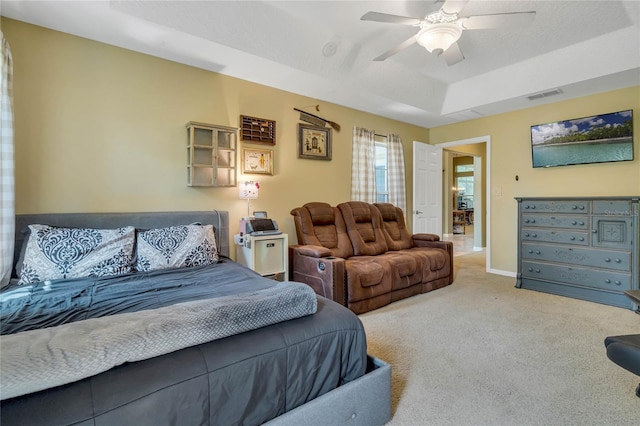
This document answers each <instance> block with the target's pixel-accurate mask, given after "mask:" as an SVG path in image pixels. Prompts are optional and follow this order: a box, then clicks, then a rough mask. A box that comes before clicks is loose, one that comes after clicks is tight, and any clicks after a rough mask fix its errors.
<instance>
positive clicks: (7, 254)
mask: <svg viewBox="0 0 640 426" xmlns="http://www.w3.org/2000/svg"><path fill="white" fill-rule="evenodd" d="M0 42H1V43H2V44H1V45H0V60H1V61H2V75H1V76H0V108H1V109H0V121H1V122H0V287H4V286H5V285H6V284H7V283H8V282H9V279H10V278H11V269H12V268H13V244H14V228H15V184H14V182H15V178H14V160H13V95H12V85H13V63H12V59H11V49H9V43H8V42H7V40H6V39H5V38H4V34H3V33H2V32H1V31H0Z"/></svg>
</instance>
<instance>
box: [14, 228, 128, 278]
mask: <svg viewBox="0 0 640 426" xmlns="http://www.w3.org/2000/svg"><path fill="white" fill-rule="evenodd" d="M29 230H30V234H29V239H28V241H27V248H26V250H25V255H24V263H23V265H22V269H21V271H20V280H19V281H18V283H19V284H30V283H35V282H39V281H50V280H57V279H64V278H80V277H101V276H105V275H119V274H124V273H127V272H131V271H132V262H133V244H134V242H135V228H134V227H133V226H127V227H123V228H118V229H91V228H60V227H57V226H49V225H37V224H36V225H29Z"/></svg>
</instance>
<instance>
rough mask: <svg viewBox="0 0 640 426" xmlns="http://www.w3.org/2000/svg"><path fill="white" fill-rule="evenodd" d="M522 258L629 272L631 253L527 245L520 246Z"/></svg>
mask: <svg viewBox="0 0 640 426" xmlns="http://www.w3.org/2000/svg"><path fill="white" fill-rule="evenodd" d="M522 258H523V259H529V260H544V261H548V262H556V263H571V264H573V265H578V266H589V267H593V268H606V269H615V270H618V271H627V272H629V271H631V252H629V251H613V250H594V249H587V248H581V247H564V246H553V245H546V244H528V243H527V244H523V245H522Z"/></svg>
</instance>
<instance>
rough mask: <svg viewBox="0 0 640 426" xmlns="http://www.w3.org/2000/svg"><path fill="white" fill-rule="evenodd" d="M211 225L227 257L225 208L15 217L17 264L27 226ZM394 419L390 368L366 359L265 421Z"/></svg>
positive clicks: (277, 424)
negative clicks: (357, 374) (361, 368)
mask: <svg viewBox="0 0 640 426" xmlns="http://www.w3.org/2000/svg"><path fill="white" fill-rule="evenodd" d="M194 222H200V223H206V224H213V226H214V228H215V233H216V244H217V247H218V250H219V252H220V254H221V255H224V256H227V257H229V214H228V212H226V211H218V210H213V211H184V212H144V213H52V214H25V215H16V225H15V228H16V232H15V240H16V245H15V248H14V265H15V263H16V261H17V259H18V257H19V255H20V253H19V251H20V247H22V242H23V240H24V239H25V233H24V232H23V230H24V229H25V228H26V227H27V225H29V224H33V223H42V224H47V225H54V226H67V227H68V226H74V227H92V228H104V229H106V228H116V227H120V226H124V225H131V226H135V227H136V228H138V229H145V228H147V229H149V228H160V227H165V226H171V225H175V224H177V223H185V224H186V223H194ZM390 419H391V366H390V365H389V364H387V363H385V362H384V361H382V360H380V359H377V358H373V357H371V356H369V357H368V366H367V372H366V374H365V375H364V376H362V377H361V378H359V379H357V380H354V381H352V382H349V383H347V384H345V385H343V386H341V387H339V388H337V389H335V390H333V391H331V392H328V393H326V394H324V395H322V396H320V397H318V398H316V399H314V400H312V401H309V402H308V403H306V404H304V405H302V406H300V407H298V408H296V409H294V410H291V411H289V412H287V413H285V414H283V415H281V416H279V417H276V418H275V419H273V420H271V421H269V422H267V423H266V424H268V425H269V426H284V425H292V426H294V425H295V426H297V425H301V424H304V425H326V424H331V425H362V426H375V425H383V424H385V423H387V422H388V421H389V420H390Z"/></svg>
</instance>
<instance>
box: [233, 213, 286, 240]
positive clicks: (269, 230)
mask: <svg viewBox="0 0 640 426" xmlns="http://www.w3.org/2000/svg"><path fill="white" fill-rule="evenodd" d="M277 234H282V231H280V230H278V224H277V223H276V221H275V220H273V219H268V218H257V217H245V218H242V219H241V220H240V235H253V236H259V235H277Z"/></svg>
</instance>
